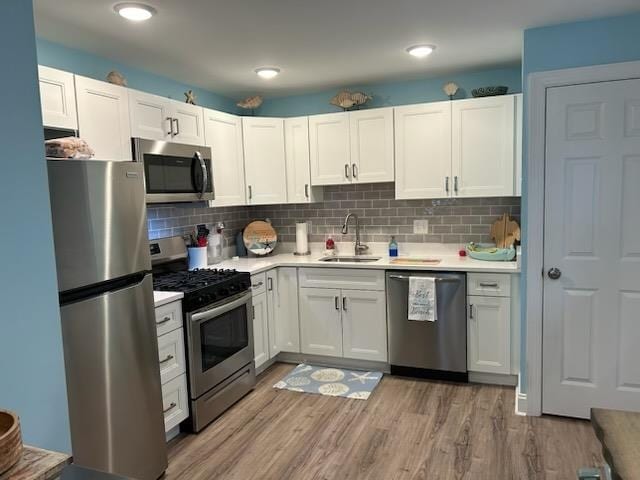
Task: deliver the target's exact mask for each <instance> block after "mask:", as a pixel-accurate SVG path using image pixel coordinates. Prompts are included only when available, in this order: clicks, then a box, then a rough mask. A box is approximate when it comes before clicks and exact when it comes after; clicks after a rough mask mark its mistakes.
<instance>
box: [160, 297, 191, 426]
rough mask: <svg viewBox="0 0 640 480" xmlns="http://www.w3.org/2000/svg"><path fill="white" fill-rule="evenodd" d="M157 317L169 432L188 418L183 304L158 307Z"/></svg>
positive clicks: (163, 393) (165, 411) (166, 419)
mask: <svg viewBox="0 0 640 480" xmlns="http://www.w3.org/2000/svg"><path fill="white" fill-rule="evenodd" d="M155 316H156V327H157V333H158V363H159V364H160V381H161V383H162V409H163V412H164V429H165V431H166V432H169V431H170V430H171V429H172V428H174V427H177V426H178V425H179V424H180V422H182V421H183V420H186V419H187V418H188V417H189V397H188V394H187V374H186V359H185V354H184V330H183V326H182V302H181V301H179V300H178V301H177V302H172V303H168V304H166V305H162V306H160V307H157V308H156V315H155Z"/></svg>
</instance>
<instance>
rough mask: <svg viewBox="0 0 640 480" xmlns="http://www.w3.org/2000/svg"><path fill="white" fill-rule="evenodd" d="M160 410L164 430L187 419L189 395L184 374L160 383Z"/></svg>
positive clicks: (166, 430)
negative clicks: (161, 411) (162, 416)
mask: <svg viewBox="0 0 640 480" xmlns="http://www.w3.org/2000/svg"><path fill="white" fill-rule="evenodd" d="M162 410H163V413H164V430H165V432H168V431H169V430H171V429H172V428H174V427H177V426H178V425H179V424H180V422H182V421H183V420H186V419H187V417H188V416H189V396H188V394H187V376H186V375H180V376H179V377H176V378H174V379H173V380H171V381H170V382H167V383H165V384H164V385H162Z"/></svg>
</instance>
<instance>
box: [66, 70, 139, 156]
mask: <svg viewBox="0 0 640 480" xmlns="http://www.w3.org/2000/svg"><path fill="white" fill-rule="evenodd" d="M75 85H76V101H77V105H78V130H79V132H80V137H81V138H83V139H84V140H86V142H87V143H88V144H89V146H90V147H91V148H92V149H93V151H94V152H95V158H96V159H98V160H131V159H132V155H131V129H130V125H129V99H128V91H127V89H126V88H124V87H120V86H118V85H113V84H111V83H107V82H101V81H98V80H93V79H90V78H86V77H80V76H77V75H76V76H75Z"/></svg>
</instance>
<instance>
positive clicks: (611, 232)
mask: <svg viewBox="0 0 640 480" xmlns="http://www.w3.org/2000/svg"><path fill="white" fill-rule="evenodd" d="M546 142H547V151H546V160H545V177H546V178H545V190H546V191H545V205H546V208H545V225H544V229H545V237H544V242H545V244H544V264H545V272H544V273H545V280H544V320H543V403H542V410H543V411H544V412H545V413H553V414H558V415H567V416H574V417H585V418H586V417H588V416H589V409H590V408H592V407H605V408H613V409H623V410H640V348H638V344H639V341H640V316H639V315H638V312H640V213H638V212H639V210H638V206H639V205H640V80H625V81H616V82H604V83H594V84H587V85H577V86H568V87H557V88H551V89H549V90H547V133H546ZM552 268H556V269H558V271H551V269H552ZM554 273H556V275H554ZM558 274H560V277H559V278H557V279H553V278H550V277H557V275H558Z"/></svg>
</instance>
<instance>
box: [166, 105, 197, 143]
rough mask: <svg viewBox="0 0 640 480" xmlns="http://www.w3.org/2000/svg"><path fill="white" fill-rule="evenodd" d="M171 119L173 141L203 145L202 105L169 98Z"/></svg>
mask: <svg viewBox="0 0 640 480" xmlns="http://www.w3.org/2000/svg"><path fill="white" fill-rule="evenodd" d="M169 102H170V106H171V118H172V119H173V141H175V142H178V143H187V144H190V145H204V116H203V113H202V107H198V106H197V105H190V104H188V103H181V102H177V101H175V100H169Z"/></svg>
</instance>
